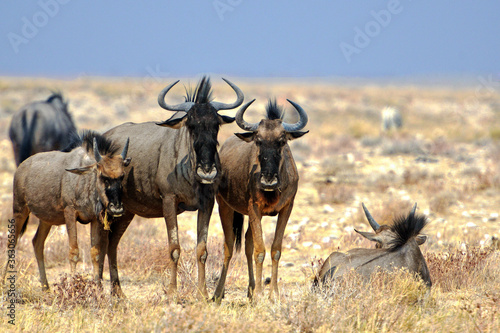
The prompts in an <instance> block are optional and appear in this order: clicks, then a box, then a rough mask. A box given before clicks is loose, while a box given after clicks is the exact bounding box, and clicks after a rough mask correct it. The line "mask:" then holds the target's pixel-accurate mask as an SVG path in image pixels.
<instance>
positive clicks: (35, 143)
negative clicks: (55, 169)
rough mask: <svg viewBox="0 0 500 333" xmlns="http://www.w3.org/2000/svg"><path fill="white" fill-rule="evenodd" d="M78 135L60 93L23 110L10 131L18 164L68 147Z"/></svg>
mask: <svg viewBox="0 0 500 333" xmlns="http://www.w3.org/2000/svg"><path fill="white" fill-rule="evenodd" d="M75 134H76V127H75V124H74V123H73V119H72V117H71V115H70V113H69V112H68V103H67V102H65V101H64V99H63V96H62V95H61V94H60V93H53V94H52V95H51V96H49V98H47V100H46V101H39V102H33V103H31V104H28V105H26V106H24V107H22V108H21V109H20V110H19V111H18V112H16V113H15V114H14V116H12V120H11V122H10V128H9V137H10V140H11V141H12V147H13V148H14V157H15V159H16V165H17V166H19V164H21V162H22V161H24V160H25V159H27V158H28V157H30V156H31V155H33V154H36V153H40V152H44V151H51V150H61V149H63V148H65V147H66V146H68V145H69V144H70V141H71V138H72V137H73V136H74V135H75Z"/></svg>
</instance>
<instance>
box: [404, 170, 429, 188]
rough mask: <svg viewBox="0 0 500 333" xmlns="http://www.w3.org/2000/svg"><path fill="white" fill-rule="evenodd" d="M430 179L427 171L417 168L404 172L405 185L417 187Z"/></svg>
mask: <svg viewBox="0 0 500 333" xmlns="http://www.w3.org/2000/svg"><path fill="white" fill-rule="evenodd" d="M428 177H429V174H428V172H427V170H422V169H417V168H411V169H410V168H407V169H405V171H404V172H403V183H404V184H405V185H415V184H419V183H421V182H422V181H423V180H426V179H427V178H428Z"/></svg>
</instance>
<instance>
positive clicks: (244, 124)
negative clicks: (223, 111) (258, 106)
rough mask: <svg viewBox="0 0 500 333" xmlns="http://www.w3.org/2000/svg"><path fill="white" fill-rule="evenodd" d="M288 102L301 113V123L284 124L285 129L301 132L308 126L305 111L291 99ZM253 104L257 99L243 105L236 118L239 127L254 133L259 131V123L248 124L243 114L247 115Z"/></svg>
mask: <svg viewBox="0 0 500 333" xmlns="http://www.w3.org/2000/svg"><path fill="white" fill-rule="evenodd" d="M287 101H288V102H289V103H290V104H292V105H293V107H294V108H295V110H297V112H298V113H299V121H297V122H296V123H295V124H288V123H285V122H283V128H284V129H285V131H287V132H295V131H299V130H301V129H303V128H304V127H306V125H307V120H308V119H307V114H306V112H305V111H304V109H302V107H301V106H300V105H298V104H297V103H295V102H292V101H291V100H289V99H287ZM253 102H255V99H254V100H252V101H250V102H248V103H247V104H245V105H243V106H242V107H241V109H239V110H238V113H236V117H235V119H236V123H237V124H238V126H239V127H240V128H241V129H242V130H245V131H251V132H254V131H256V130H257V127H259V123H248V122H246V121H245V120H244V119H243V114H245V111H246V110H247V108H248V107H249V106H250V104H252V103H253Z"/></svg>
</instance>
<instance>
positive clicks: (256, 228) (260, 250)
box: [245, 207, 266, 296]
mask: <svg viewBox="0 0 500 333" xmlns="http://www.w3.org/2000/svg"><path fill="white" fill-rule="evenodd" d="M248 218H249V222H250V228H251V229H252V238H253V246H254V250H253V255H254V260H255V289H254V295H253V296H259V295H260V294H261V293H262V266H263V263H264V258H265V257H266V246H265V244H264V238H263V237H262V225H261V219H262V216H261V215H260V212H259V211H258V208H257V207H254V208H253V209H252V210H250V211H249V215H248ZM245 246H246V244H245ZM245 252H246V249H245ZM249 273H250V272H249Z"/></svg>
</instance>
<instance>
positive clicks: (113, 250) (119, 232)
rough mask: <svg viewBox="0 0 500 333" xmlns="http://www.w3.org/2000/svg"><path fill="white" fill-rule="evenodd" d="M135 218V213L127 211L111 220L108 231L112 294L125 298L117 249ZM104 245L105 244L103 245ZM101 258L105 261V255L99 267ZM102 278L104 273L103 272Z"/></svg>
mask: <svg viewBox="0 0 500 333" xmlns="http://www.w3.org/2000/svg"><path fill="white" fill-rule="evenodd" d="M133 218H134V215H133V214H131V213H128V212H125V214H124V215H123V216H120V217H118V218H113V221H112V222H111V231H110V232H108V239H109V241H108V262H109V276H110V282H111V295H113V296H117V297H120V298H125V294H124V293H123V291H122V288H121V286H120V279H119V277H118V264H117V250H118V243H120V239H121V238H122V236H123V234H124V233H125V231H126V230H127V227H128V226H129V224H130V222H131V221H132V219H133ZM102 246H104V245H102ZM101 260H102V262H104V256H100V257H99V267H100V266H101V264H102V263H101ZM99 273H100V274H101V272H99ZM101 278H102V274H101Z"/></svg>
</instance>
